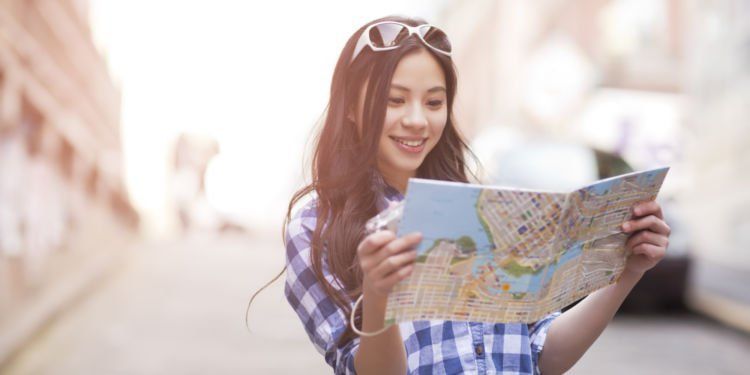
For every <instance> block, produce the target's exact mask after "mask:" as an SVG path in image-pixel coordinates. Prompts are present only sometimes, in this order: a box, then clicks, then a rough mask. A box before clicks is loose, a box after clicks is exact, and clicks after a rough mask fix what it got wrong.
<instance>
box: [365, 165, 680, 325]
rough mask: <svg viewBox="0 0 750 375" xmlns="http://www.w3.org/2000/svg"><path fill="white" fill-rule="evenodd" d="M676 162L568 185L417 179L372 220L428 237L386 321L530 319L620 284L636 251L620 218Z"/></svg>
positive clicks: (651, 193)
mask: <svg viewBox="0 0 750 375" xmlns="http://www.w3.org/2000/svg"><path fill="white" fill-rule="evenodd" d="M668 170H669V168H668V167H666V168H659V169H654V170H649V171H643V172H635V173H630V174H626V175H621V176H616V177H612V178H608V179H605V180H601V181H597V182H595V183H593V184H591V185H588V186H585V187H582V188H580V189H578V190H575V191H573V192H569V193H556V192H546V191H535V190H524V189H515V188H504V187H491V186H482V185H473V184H464V183H453V182H444V181H435V180H423V179H410V180H409V185H408V188H407V194H406V198H405V199H404V201H402V202H401V203H400V204H399V205H396V206H392V207H391V208H389V209H388V210H386V211H384V212H382V213H381V214H380V215H378V216H376V217H375V218H373V219H371V220H370V221H369V222H368V224H367V229H368V231H373V230H376V229H378V228H384V227H386V228H390V229H392V230H394V231H396V232H397V233H398V234H399V235H403V234H406V233H410V232H421V233H422V235H423V240H422V242H421V244H420V245H419V247H418V248H417V260H416V264H415V267H414V271H413V272H412V274H411V276H410V277H409V278H407V279H405V280H403V281H402V282H400V283H399V284H397V285H396V286H395V288H394V290H393V292H391V294H390V295H389V297H388V305H387V309H386V324H392V323H398V322H402V321H411V320H425V319H440V320H461V321H474V322H488V323H500V322H503V323H507V322H523V323H529V322H534V321H537V320H539V319H540V318H542V317H544V316H545V315H547V314H549V313H551V312H553V311H556V310H560V309H562V308H563V307H565V306H567V305H569V304H571V303H573V302H575V301H576V300H578V299H580V298H582V297H585V296H586V295H588V294H589V293H591V292H593V291H595V290H597V289H599V288H602V287H604V286H607V285H609V284H612V283H614V282H615V281H617V279H618V278H619V276H620V274H621V273H622V270H623V268H624V266H625V262H626V260H627V255H628V254H627V251H626V250H625V241H626V239H627V234H625V233H623V232H622V228H621V225H622V223H624V222H625V221H627V220H628V219H630V217H631V215H632V207H633V206H634V205H635V204H636V203H638V202H643V201H649V200H654V199H655V198H656V195H657V193H658V192H659V189H660V187H661V184H662V181H664V177H665V176H666V174H667V171H668Z"/></svg>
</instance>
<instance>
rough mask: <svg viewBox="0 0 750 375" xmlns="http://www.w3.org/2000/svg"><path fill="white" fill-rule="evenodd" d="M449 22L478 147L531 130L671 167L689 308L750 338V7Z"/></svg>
mask: <svg viewBox="0 0 750 375" xmlns="http://www.w3.org/2000/svg"><path fill="white" fill-rule="evenodd" d="M436 23H438V24H439V25H441V26H443V27H444V28H445V29H446V31H447V32H448V34H449V35H450V36H451V41H452V43H453V47H454V55H453V58H454V62H455V63H456V65H457V67H458V73H459V92H458V97H457V101H456V116H457V122H458V124H459V125H460V126H461V127H462V129H463V130H464V133H465V134H466V135H467V136H468V137H469V138H471V139H472V140H474V141H476V140H477V139H481V138H482V137H485V136H487V135H488V134H492V136H488V137H494V138H492V139H493V141H492V142H491V143H495V144H498V143H503V142H505V143H508V144H510V143H513V142H514V138H512V137H511V136H514V135H515V134H517V133H521V134H524V135H525V136H526V137H528V138H551V139H556V140H562V141H567V142H573V143H580V144H585V145H587V146H590V147H593V148H596V149H599V150H603V151H606V152H610V153H613V154H616V155H619V156H622V157H623V158H624V159H625V160H626V161H627V162H628V163H630V164H631V165H632V166H633V167H634V168H635V169H645V168H651V167H656V166H661V165H670V166H671V167H672V169H671V171H670V173H669V176H668V178H667V179H666V180H665V184H664V186H663V188H662V193H661V194H660V199H662V202H663V203H664V204H665V209H666V210H667V211H669V212H670V213H673V214H675V215H674V216H675V218H679V222H680V225H679V227H680V235H679V236H677V233H676V232H677V231H675V233H674V234H675V235H674V236H673V239H674V241H673V242H672V243H671V246H670V250H672V252H675V251H676V250H677V249H681V250H682V251H683V254H684V253H685V252H687V253H689V256H690V257H692V258H694V260H695V264H696V267H695V268H696V269H695V272H694V273H693V274H692V276H691V280H690V282H691V285H690V289H691V290H692V292H691V293H690V294H691V296H692V297H691V298H690V302H691V304H692V306H693V307H694V308H696V309H699V310H702V311H706V312H708V313H710V314H712V315H715V316H718V317H728V316H730V315H731V316H733V317H734V318H726V319H725V320H727V321H730V320H731V321H734V324H735V325H736V326H742V327H743V328H744V329H746V330H750V326H748V323H747V321H746V319H745V322H744V323H741V322H739V320H741V319H738V318H737V317H739V316H741V315H743V314H744V316H745V317H747V316H748V314H750V310H749V308H750V293H748V292H747V291H746V289H744V288H741V286H742V285H745V284H746V282H747V281H750V251H749V250H750V179H748V173H747V171H750V154H749V153H748V149H750V147H748V146H750V126H748V123H750V106H749V105H748V98H750V3H748V2H747V1H740V0H723V1H716V2H701V1H695V0H553V1H511V0H477V1H471V2H465V1H453V2H450V3H448V4H447V6H446V8H445V10H444V11H443V13H442V15H441V17H439V18H438V19H437V20H436ZM497 129H506V130H504V131H503V132H498V131H497ZM507 129H510V130H513V131H512V132H509V131H507ZM497 134H500V136H499V137H498V136H497ZM498 138H507V139H506V140H504V139H498ZM477 151H479V150H477ZM479 156H480V158H481V157H482V156H483V155H479ZM667 204H668V208H666V207H667ZM668 221H669V220H668ZM682 224H685V225H684V226H683V225H682ZM670 225H672V224H670ZM674 227H675V228H677V227H678V225H677V224H676V223H675V225H674ZM678 243H679V244H678Z"/></svg>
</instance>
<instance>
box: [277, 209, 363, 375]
mask: <svg viewBox="0 0 750 375" xmlns="http://www.w3.org/2000/svg"><path fill="white" fill-rule="evenodd" d="M315 224H316V210H315V206H314V204H308V205H307V206H305V207H304V208H302V209H300V210H299V211H298V213H297V214H295V215H294V217H293V218H292V219H291V220H290V222H289V224H288V225H287V228H286V239H285V240H286V257H287V259H286V260H287V278H286V285H285V287H284V293H285V294H286V298H287V301H289V304H290V305H291V306H292V308H293V309H294V311H295V312H296V313H297V315H298V316H299V318H300V321H301V322H302V325H303V326H304V327H305V331H306V332H307V335H308V336H309V337H310V341H312V343H313V344H314V345H315V348H316V349H317V350H318V352H320V353H321V354H323V355H324V356H325V360H326V362H327V363H328V364H329V365H330V366H331V367H333V370H334V373H336V374H355V373H356V371H355V369H354V354H355V353H356V352H357V349H358V348H359V338H355V339H353V340H351V341H349V342H348V343H347V344H346V345H344V346H343V347H340V348H339V347H337V346H336V342H337V341H338V338H339V337H340V336H341V335H342V334H343V333H344V331H345V330H346V328H347V324H348V317H347V316H345V314H344V312H343V311H342V310H341V309H339V308H338V306H337V305H336V303H335V302H334V300H333V299H332V298H331V297H329V296H328V295H327V294H326V293H325V289H324V288H323V285H322V284H321V283H320V281H319V280H318V278H317V277H316V276H315V274H314V273H313V270H312V264H311V262H310V242H311V240H312V234H313V231H314V230H315ZM323 275H324V277H325V278H326V280H328V282H330V283H331V284H332V285H334V286H336V285H338V284H337V283H336V282H335V279H334V277H333V276H332V275H331V274H330V272H329V271H328V268H327V266H326V265H325V264H324V265H323Z"/></svg>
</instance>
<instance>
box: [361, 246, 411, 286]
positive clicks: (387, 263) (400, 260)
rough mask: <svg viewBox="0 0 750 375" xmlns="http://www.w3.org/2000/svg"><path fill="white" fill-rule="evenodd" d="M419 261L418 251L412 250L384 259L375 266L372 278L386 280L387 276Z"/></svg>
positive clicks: (371, 274)
mask: <svg viewBox="0 0 750 375" xmlns="http://www.w3.org/2000/svg"><path fill="white" fill-rule="evenodd" d="M416 259H417V251H416V250H410V251H404V252H401V253H398V254H396V255H392V256H389V257H388V258H385V259H383V261H382V262H380V264H378V265H377V266H375V269H373V270H372V272H371V273H370V276H371V277H372V278H374V279H380V278H385V277H386V276H387V275H389V274H391V273H393V272H395V271H397V270H398V269H400V268H403V267H404V266H406V265H408V264H411V263H414V261H415V260H416Z"/></svg>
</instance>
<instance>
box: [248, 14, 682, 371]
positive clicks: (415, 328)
mask: <svg viewBox="0 0 750 375" xmlns="http://www.w3.org/2000/svg"><path fill="white" fill-rule="evenodd" d="M450 55H451V45H450V42H449V40H448V37H447V36H446V35H445V33H444V32H442V31H441V30H440V29H439V28H436V27H434V26H431V25H429V24H427V23H426V22H425V21H423V20H420V19H410V18H402V17H386V18H382V19H378V20H375V21H372V22H370V23H368V24H366V25H364V26H362V27H361V28H360V29H359V30H357V32H355V33H354V34H353V35H352V36H351V37H350V38H349V40H348V41H347V43H346V45H345V47H344V49H343V51H342V52H341V55H340V57H339V59H338V62H337V65H336V68H335V71H334V74H333V79H332V83H331V94H330V95H331V96H330V101H329V105H328V111H327V114H326V117H325V121H324V124H323V127H322V129H321V132H320V134H319V136H318V138H317V144H316V147H315V151H314V158H313V163H312V164H313V165H312V179H313V180H312V183H311V184H309V185H307V186H305V187H304V188H302V189H300V190H299V191H298V192H297V193H296V194H295V195H294V196H293V198H292V200H291V201H290V204H289V209H288V211H287V222H286V226H285V244H286V251H287V267H286V270H287V271H288V272H287V280H286V289H285V291H286V296H287V299H288V301H289V303H290V304H291V306H292V307H293V308H294V310H295V312H296V313H297V314H298V316H299V318H300V320H301V322H302V324H303V326H304V327H305V329H306V331H307V333H308V335H309V337H310V339H311V341H312V342H313V344H314V345H315V347H316V348H317V349H318V351H319V352H320V353H321V354H323V355H324V356H325V360H326V362H327V363H328V364H329V365H331V366H332V367H333V369H334V371H335V373H357V372H358V373H374V374H386V373H387V374H390V373H404V372H405V371H406V372H408V373H417V372H418V373H423V372H425V373H476V372H484V371H486V372H491V373H495V372H503V373H519V374H531V373H539V372H543V373H545V374H558V373H562V372H564V371H567V370H568V369H570V368H571V367H572V366H573V364H575V363H576V362H577V361H578V359H579V358H580V357H581V356H582V355H583V354H584V353H585V351H586V350H587V349H588V348H589V347H590V346H591V344H593V342H594V341H595V340H596V338H597V337H598V336H599V335H600V334H601V332H602V331H603V330H604V328H605V327H606V326H607V324H608V323H609V321H610V320H611V319H612V317H613V316H614V314H615V312H616V311H617V308H618V307H619V306H620V304H621V303H622V301H623V299H624V298H625V296H626V295H627V294H628V293H629V292H630V290H631V289H632V287H633V285H635V283H636V282H637V281H638V280H639V279H640V277H641V276H642V275H643V273H644V272H645V271H646V270H648V269H650V268H652V267H653V266H654V265H655V264H657V263H658V262H659V261H660V260H661V259H662V257H663V256H664V253H665V251H666V246H667V242H668V236H669V227H668V226H667V225H666V224H665V223H664V221H663V220H662V214H661V208H660V207H659V205H658V204H657V203H656V202H648V203H644V204H640V205H637V206H635V207H634V217H633V220H632V221H629V222H627V223H624V226H623V230H624V232H626V233H630V234H631V235H630V237H629V240H628V243H627V248H628V250H629V251H631V252H632V254H633V255H632V256H631V257H630V259H629V260H628V263H627V266H626V269H625V271H624V272H623V275H622V277H621V278H620V280H619V281H618V282H617V283H615V284H613V285H611V286H609V287H606V288H604V289H601V290H599V291H597V292H595V293H592V294H591V295H590V296H588V297H587V298H586V299H585V300H584V301H582V302H581V303H579V304H578V305H577V306H576V307H574V308H573V309H570V310H568V311H566V312H565V313H562V314H561V313H560V312H555V313H553V314H550V315H548V316H546V317H544V318H543V319H541V320H540V321H538V322H535V323H532V324H528V325H527V324H522V323H508V324H504V323H497V324H487V323H473V322H462V321H414V322H403V323H400V324H397V325H391V326H385V327H384V323H383V322H384V315H385V307H386V301H387V298H388V294H389V293H390V292H391V290H392V288H393V286H394V285H395V284H396V283H398V282H399V281H401V280H404V279H405V278H407V277H408V276H409V275H410V273H411V272H412V270H413V264H414V261H415V258H416V251H415V250H414V249H415V248H416V247H417V245H418V244H419V242H420V241H421V239H422V238H421V234H419V233H410V234H406V235H404V236H402V237H399V238H397V237H396V236H395V234H394V233H392V232H390V231H378V232H375V233H373V234H371V235H368V236H365V234H364V224H365V222H366V221H367V220H368V219H369V218H371V217H373V216H375V215H376V214H377V213H378V212H380V211H382V210H383V209H385V208H386V207H388V205H389V204H392V203H394V202H397V201H401V200H402V199H404V194H405V189H406V185H407V181H408V179H409V178H410V177H420V178H428V179H437V180H446V181H458V182H468V178H467V166H466V162H465V159H464V155H465V154H466V153H467V152H468V147H467V146H466V143H465V142H464V141H463V139H462V136H461V135H460V134H459V132H458V128H457V126H456V124H455V123H454V120H453V102H454V97H455V92H456V85H457V78H456V72H455V67H454V65H453V62H452V60H451V57H450ZM303 200H306V203H305V204H304V205H302V204H301V203H302V201H303ZM298 203H300V204H299V205H298ZM298 206H302V207H298ZM294 209H296V212H295V213H293V212H292V211H293V210H294ZM262 289H263V288H261V290H262ZM255 295H257V292H256V294H255ZM254 297H255V296H253V298H254ZM355 300H356V302H355ZM358 302H362V309H356V305H357V303H358ZM250 303H252V299H251V301H250ZM350 314H355V317H354V318H353V320H354V321H355V323H356V324H357V325H359V327H352V326H350V325H349V324H348V322H349V317H350ZM357 328H359V329H361V330H363V331H366V332H369V333H365V332H361V331H359V329H357ZM374 331H377V332H374ZM357 333H359V334H360V337H358V336H357ZM501 343H513V344H512V345H509V344H505V345H503V344H501ZM542 349H544V350H542Z"/></svg>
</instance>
